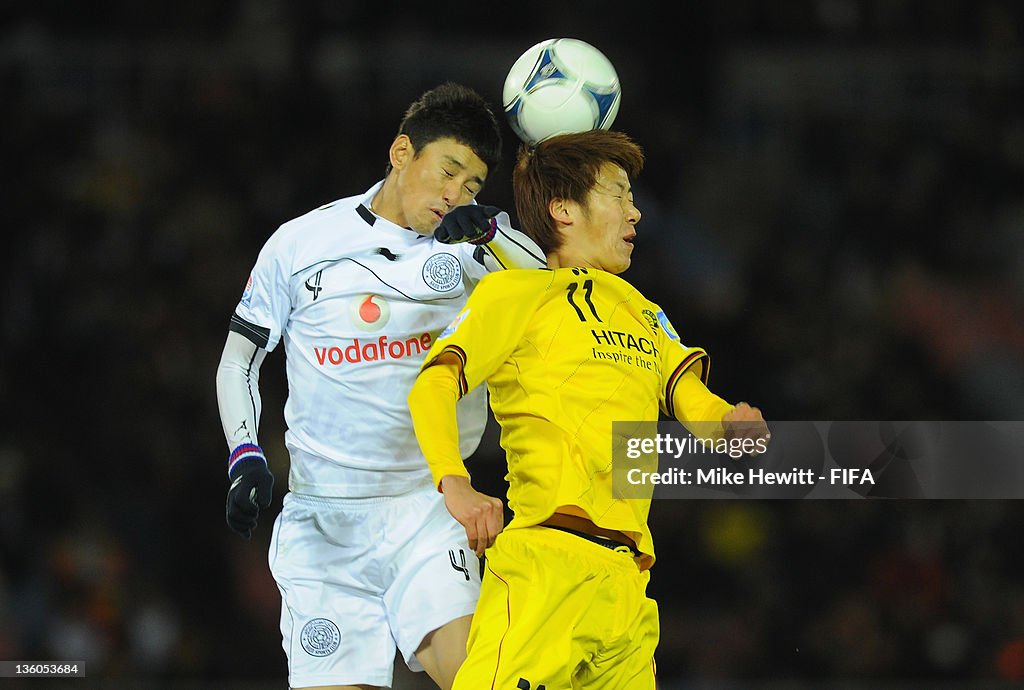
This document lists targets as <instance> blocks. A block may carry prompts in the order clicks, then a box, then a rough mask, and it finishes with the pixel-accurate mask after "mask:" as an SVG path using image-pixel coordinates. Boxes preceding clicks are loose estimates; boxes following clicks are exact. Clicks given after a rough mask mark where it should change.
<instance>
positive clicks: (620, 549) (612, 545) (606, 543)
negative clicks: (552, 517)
mask: <svg viewBox="0 0 1024 690" xmlns="http://www.w3.org/2000/svg"><path fill="white" fill-rule="evenodd" d="M538 527H544V528H545V529H554V530H558V531H559V532H565V533H567V534H574V535H576V536H577V537H580V538H582V539H586V540H587V541H589V542H592V543H594V544H597V545H598V546H603V547H605V548H606V549H611V550H612V551H614V552H616V553H628V554H629V555H630V556H632V557H633V558H639V557H640V552H639V551H637V550H636V549H635V548H634V547H633V546H631V545H629V544H625V543H623V542H621V541H615V540H614V539H608V538H607V537H598V536H595V535H593V534H587V533H586V532H581V531H579V530H575V529H570V528H569V527H562V526H561V525H544V524H541V525H538Z"/></svg>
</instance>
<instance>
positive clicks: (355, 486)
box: [217, 84, 544, 689]
mask: <svg viewBox="0 0 1024 690" xmlns="http://www.w3.org/2000/svg"><path fill="white" fill-rule="evenodd" d="M500 155H501V135H500V130H499V127H498V124H497V121H496V119H495V117H494V114H493V112H492V111H491V109H490V108H489V107H488V105H487V103H486V102H485V101H484V100H483V99H482V98H481V97H480V96H479V95H478V94H477V93H476V92H474V91H472V90H471V89H468V88H466V87H463V86H459V85H456V84H444V85H441V86H439V87H437V88H435V89H431V90H430V91H428V92H426V93H425V94H423V96H422V97H421V98H419V99H418V100H417V101H416V102H414V103H413V104H412V105H411V106H410V107H409V109H408V111H407V112H406V114H405V117H404V119H403V121H402V123H401V126H400V128H399V133H398V135H397V136H396V137H395V139H394V141H393V142H392V144H391V147H390V150H389V165H388V167H387V172H386V176H385V179H384V180H383V181H381V182H378V183H377V184H375V185H373V186H372V187H371V188H370V189H368V190H367V191H365V192H363V193H361V194H357V195H355V196H350V197H347V198H344V199H340V200H338V201H334V202H332V203H329V204H326V205H324V206H321V207H320V208H318V209H315V210H313V211H310V212H309V213H306V214H305V215H303V216H300V217H298V218H296V219H294V220H292V221H289V222H287V223H285V224H284V225H282V226H281V227H280V228H279V229H278V230H277V232H275V233H274V234H273V235H272V236H271V237H270V239H269V240H268V241H267V242H266V244H265V246H264V247H263V249H262V251H261V252H260V254H259V257H258V258H257V260H256V265H255V267H254V268H253V270H252V273H251V275H250V276H249V280H248V283H247V284H246V286H245V290H244V292H243V294H242V298H241V301H240V302H239V304H238V306H237V307H236V309H235V312H234V314H233V315H232V317H231V322H230V327H229V333H228V338H227V343H226V344H225V347H224V353H223V355H222V359H221V363H220V366H219V369H218V372H217V399H218V405H219V409H220V416H221V422H222V424H223V426H224V433H225V435H226V437H227V442H228V447H229V449H230V453H229V458H228V477H229V479H230V482H231V485H230V489H229V491H228V497H227V521H228V524H229V525H230V526H231V528H232V529H234V530H235V531H237V532H238V533H240V534H241V535H243V536H245V537H246V538H248V537H250V536H251V534H252V529H253V528H254V527H255V525H256V519H257V517H258V514H259V510H260V509H261V508H262V509H265V508H267V507H268V506H269V505H270V502H271V492H272V487H273V475H272V474H271V473H270V471H269V470H268V467H267V460H266V457H265V456H264V454H263V451H262V449H261V448H260V446H259V443H258V439H257V428H258V422H259V417H260V408H261V403H260V395H259V385H258V384H259V377H258V374H259V369H260V365H261V363H262V362H263V359H264V357H265V356H266V354H267V352H269V351H271V350H273V349H274V348H275V347H276V346H277V344H278V343H279V342H281V341H283V342H284V349H285V357H286V368H287V377H288V399H287V402H286V404H285V409H284V415H285V422H286V424H287V433H286V436H285V444H286V446H287V448H288V452H289V456H290V469H289V476H288V492H287V493H286V494H285V496H284V501H283V507H282V509H281V513H280V515H279V516H278V517H277V520H276V521H275V524H274V532H273V536H272V538H271V545H270V568H271V572H272V573H273V575H274V578H275V580H276V581H277V584H278V588H279V589H280V591H281V596H282V608H281V632H282V636H283V646H284V649H285V653H286V654H287V657H288V669H289V683H290V685H291V687H293V688H302V687H311V686H320V687H323V686H332V687H342V688H350V687H360V688H366V687H390V685H391V681H392V673H393V667H394V659H395V650H396V648H397V649H398V650H399V651H400V652H401V654H402V656H403V657H404V659H405V661H406V663H407V664H408V665H409V667H410V668H412V669H413V670H426V672H427V673H428V674H429V675H430V677H431V678H432V679H433V680H434V682H435V683H437V685H438V686H439V687H441V688H444V689H447V688H450V687H451V683H452V679H453V677H454V675H455V672H456V671H457V670H458V666H459V664H460V663H461V662H462V660H463V659H464V657H465V650H466V638H467V635H468V631H469V624H470V619H471V615H472V612H473V610H474V607H475V605H476V601H477V597H478V594H479V587H480V575H479V564H478V561H477V557H476V555H475V554H474V552H473V551H472V550H471V549H470V548H469V545H468V543H467V541H466V533H465V530H464V529H463V528H462V526H461V525H460V524H459V523H458V522H456V521H455V520H454V519H453V518H452V517H451V516H450V515H449V514H448V511H447V510H446V509H445V505H444V501H443V497H442V496H441V495H440V494H439V493H438V492H437V490H436V489H435V487H434V485H433V482H432V480H431V476H430V471H429V469H428V467H427V464H426V461H425V460H424V458H423V455H422V453H421V451H420V449H419V445H418V443H417V442H416V436H415V434H414V432H413V427H412V422H411V419H410V416H409V411H408V407H407V403H406V398H407V396H408V394H409V390H410V388H411V387H412V384H413V382H414V380H415V379H416V375H417V373H418V371H419V368H420V365H421V364H422V362H423V358H424V356H425V355H426V353H427V352H428V351H429V350H430V346H431V344H432V343H433V342H434V340H435V339H436V338H437V335H438V334H439V333H440V331H441V330H443V329H444V327H445V326H446V325H447V324H448V323H449V322H451V320H452V319H453V318H454V317H455V315H456V314H458V313H459V311H460V310H461V309H462V307H463V306H464V305H465V303H466V299H467V296H468V294H469V292H470V291H471V290H472V288H473V286H474V285H475V284H476V283H477V282H478V281H479V280H480V279H481V278H482V277H483V276H484V275H485V274H486V273H487V272H488V271H490V270H496V269H499V268H504V267H516V268H541V267H542V266H543V265H544V259H543V254H542V252H541V251H540V250H539V248H538V247H537V246H536V245H535V244H534V243H533V242H532V241H531V240H530V239H528V238H527V237H526V236H525V235H523V234H521V233H519V232H518V231H515V230H512V229H511V228H510V227H509V219H508V216H507V215H505V214H503V213H502V214H499V213H498V209H496V208H493V207H488V206H481V205H478V204H476V202H475V197H476V196H477V194H478V193H479V192H480V189H481V188H482V187H483V184H484V181H485V179H486V178H487V175H488V173H489V172H492V171H493V170H494V168H495V166H496V165H497V164H498V162H499V160H500ZM496 214H497V215H496ZM495 215H496V217H495ZM484 395H485V392H484V389H483V387H481V388H480V390H479V394H477V395H470V396H466V398H464V399H463V400H462V401H461V402H460V404H459V408H458V415H459V426H460V446H461V452H462V453H463V456H464V457H465V456H468V455H469V454H471V453H472V452H473V451H474V450H475V449H476V446H477V444H478V442H479V440H480V436H481V434H482V432H483V429H484V425H485V423H486V419H487V417H486V400H485V398H484ZM481 519H482V520H485V521H487V522H488V523H494V524H495V525H498V524H500V523H501V521H502V519H503V512H502V506H501V503H500V501H498V500H497V499H495V500H494V503H493V504H492V505H490V506H487V507H485V508H484V509H483V511H482V514H481Z"/></svg>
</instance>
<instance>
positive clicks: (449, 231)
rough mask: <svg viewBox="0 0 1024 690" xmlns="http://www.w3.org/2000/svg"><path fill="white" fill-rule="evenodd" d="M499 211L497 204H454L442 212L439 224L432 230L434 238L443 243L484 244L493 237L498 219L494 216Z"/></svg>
mask: <svg viewBox="0 0 1024 690" xmlns="http://www.w3.org/2000/svg"><path fill="white" fill-rule="evenodd" d="M499 213H501V209H500V208H498V207H497V206H481V205H480V204H466V205H465V206H456V207H455V208H453V209H452V210H451V211H448V213H446V214H444V218H442V219H441V224H440V225H438V226H437V230H435V231H434V239H435V240H437V241H438V242H441V243H443V244H459V243H460V242H469V243H470V244H485V243H487V242H490V241H491V239H493V238H494V233H495V232H497V229H498V221H496V220H494V217H495V216H496V215H498V214H499Z"/></svg>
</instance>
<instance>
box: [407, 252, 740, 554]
mask: <svg viewBox="0 0 1024 690" xmlns="http://www.w3.org/2000/svg"><path fill="white" fill-rule="evenodd" d="M442 352H452V353H454V354H455V355H456V356H458V357H459V359H460V360H461V361H462V365H463V377H462V380H461V381H459V383H458V385H459V389H460V390H459V394H460V396H461V395H465V394H466V393H467V392H468V391H470V390H472V389H473V388H474V387H476V386H477V385H479V384H480V383H482V382H484V381H486V382H487V386H488V390H489V393H490V404H491V409H492V411H493V413H494V417H495V419H496V420H497V421H498V422H499V424H500V425H501V445H502V447H503V448H504V450H505V453H506V457H507V461H508V474H507V476H506V479H507V480H508V482H509V491H508V505H509V508H511V510H512V511H513V513H514V519H513V520H512V521H511V522H510V523H509V525H508V526H507V527H506V529H515V528H517V527H529V526H533V525H537V524H540V523H541V522H543V521H545V520H546V519H548V518H549V517H550V516H551V515H552V514H553V513H555V512H562V513H570V514H576V515H580V516H583V517H587V518H589V519H590V520H591V521H592V522H593V523H594V524H596V525H598V526H599V527H603V528H606V529H610V530H618V531H621V532H624V533H626V534H627V535H629V536H630V537H632V538H633V540H634V542H635V543H636V545H637V548H638V550H639V551H640V552H641V553H642V554H645V555H646V556H647V558H646V559H645V560H646V561H647V564H646V565H648V567H649V564H650V563H653V560H654V558H653V557H654V545H653V542H652V539H651V533H650V530H649V528H648V526H647V516H648V513H649V511H650V497H649V496H648V497H647V498H645V499H635V498H634V499H622V498H614V497H613V495H612V448H613V445H614V444H615V443H617V442H621V441H622V439H614V438H613V437H612V422H615V421H657V420H658V418H659V412H664V413H666V414H667V415H669V416H674V417H675V416H677V415H676V411H675V410H674V409H673V408H674V402H673V401H674V393H675V389H676V385H677V383H679V381H680V379H681V377H682V376H683V375H684V374H685V373H687V372H693V373H695V374H697V375H698V376H699V377H700V379H701V381H702V382H704V383H706V381H707V375H708V367H709V359H708V355H707V353H706V352H705V351H704V350H703V349H701V348H698V347H687V346H685V345H683V344H682V343H681V342H680V340H679V336H678V335H677V334H676V331H675V329H674V328H673V327H672V324H671V323H670V322H669V320H668V318H667V317H666V315H665V313H664V312H663V311H662V310H661V308H660V307H659V306H658V305H657V304H655V303H654V302H651V301H650V300H648V299H646V298H645V297H644V296H643V295H642V294H641V293H640V291H639V290H637V289H636V288H634V287H633V286H632V285H630V284H629V283H627V282H626V281H625V280H623V279H621V278H619V277H618V276H616V275H613V274H611V273H607V272H605V271H601V270H597V269H587V268H559V269H555V270H550V269H549V270H506V271H498V272H495V273H491V274H488V275H487V276H486V277H484V278H483V279H482V280H481V281H480V283H479V284H478V285H477V287H476V289H475V291H474V292H473V294H472V295H471V296H470V298H469V300H468V302H467V304H466V306H465V308H464V309H463V310H462V311H461V312H460V313H459V315H458V316H457V317H456V318H455V320H454V321H453V322H452V323H451V324H450V325H449V326H448V328H447V329H445V330H444V331H443V332H442V333H441V334H440V336H439V337H438V338H437V340H436V341H435V343H434V344H433V346H432V348H431V350H430V352H429V353H428V355H427V358H426V360H425V364H424V368H426V367H429V366H430V363H431V362H432V360H434V359H435V358H436V357H437V356H438V355H439V354H441V353H442ZM701 388H702V389H703V390H704V391H705V393H706V392H707V391H706V389H704V388H703V386H701ZM714 399H715V400H716V401H719V402H721V403H722V404H723V405H725V406H726V407H728V404H727V403H724V401H721V400H720V399H719V398H717V397H715V398H714ZM675 400H676V404H677V403H678V402H679V401H678V399H677V398H676V399H675ZM718 414H719V416H720V414H721V412H719V413H718ZM431 435H433V434H432V433H431ZM422 442H423V439H421V443H422ZM432 455H433V457H432ZM427 459H428V462H429V464H430V466H431V471H432V473H433V476H434V479H435V482H440V479H441V477H443V476H445V475H448V474H458V475H463V476H466V475H467V472H466V469H465V465H464V464H463V463H462V462H461V459H457V458H450V459H441V460H440V461H439V460H438V458H437V456H436V455H435V454H431V453H427Z"/></svg>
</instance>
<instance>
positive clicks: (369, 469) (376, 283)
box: [231, 183, 509, 497]
mask: <svg viewBox="0 0 1024 690" xmlns="http://www.w3.org/2000/svg"><path fill="white" fill-rule="evenodd" d="M380 185H381V183H378V184H377V185H375V186H374V187H373V188H371V189H370V190H369V191H367V192H366V193H365V194H362V195H357V196H352V197H348V198H345V199H340V200H338V201H335V202H333V203H330V204H326V205H324V206H321V207H320V208H318V209H316V210H313V211H310V212H309V213H307V214H305V215H303V216H300V217H298V218H296V219H294V220H291V221H289V222H287V223H285V224H284V225H282V226H281V227H280V228H279V229H278V230H277V231H276V232H275V233H274V234H273V235H272V236H271V237H270V239H269V240H268V241H267V243H266V245H265V246H264V247H263V249H262V251H261V252H260V254H259V258H258V259H257V260H256V265H255V267H254V268H253V271H252V274H251V275H250V277H249V281H248V283H247V284H246V287H245V291H244V293H243V295H242V299H241V301H240V302H239V304H238V307H237V308H236V310H235V313H234V315H233V317H232V319H231V330H233V331H236V332H238V333H241V334H242V335H245V336H246V337H247V338H248V339H249V340H251V341H252V342H254V343H255V344H256V345H258V346H260V347H262V348H264V349H266V350H268V351H269V350H273V349H274V348H275V347H276V346H277V344H278V342H279V341H281V340H282V339H283V340H284V346H285V355H286V359H287V364H286V366H287V375H288V400H287V403H286V404H285V410H284V416H285V423H286V425H287V432H286V435H285V444H286V445H287V447H288V450H289V453H290V456H291V469H290V474H289V482H288V483H289V489H290V490H291V491H293V492H295V493H300V494H307V495H314V496H347V497H357V496H388V495H397V494H400V493H404V492H405V491H407V490H409V488H410V487H412V486H414V485H416V484H419V483H421V482H422V481H423V480H424V478H426V479H428V480H429V477H430V472H429V470H428V469H427V464H426V461H425V459H424V458H423V455H422V453H421V452H420V448H419V444H418V443H417V442H416V436H415V434H414V432H413V426H412V420H411V418H410V416H409V410H408V405H407V401H406V400H407V397H408V394H409V390H410V389H411V387H412V384H413V382H414V380H415V378H416V375H417V374H418V372H419V368H420V365H421V364H422V363H423V359H424V357H425V356H426V354H427V352H428V351H429V350H430V346H431V344H432V343H433V342H434V340H435V339H436V338H437V335H438V334H439V333H440V332H441V331H442V330H443V329H444V328H445V326H447V325H448V324H449V323H450V322H451V321H452V319H453V318H454V317H455V316H456V315H457V314H458V313H459V311H460V310H461V309H462V308H463V306H465V303H466V298H467V297H468V295H469V292H470V291H471V290H472V288H473V286H475V284H476V283H477V282H478V281H479V280H480V278H482V277H483V276H484V275H485V274H486V273H487V270H488V268H487V267H486V266H485V264H484V258H483V256H482V250H481V248H480V247H477V246H475V245H472V244H466V243H463V244H454V245H446V244H441V243H439V242H437V241H435V240H434V239H433V237H431V236H424V235H420V234H419V233H417V232H415V231H413V230H409V229H407V228H402V227H399V226H397V225H395V224H394V223H391V222H390V221H388V220H385V219H384V218H381V217H379V216H376V215H375V214H373V213H372V212H371V211H370V210H369V206H370V200H371V199H372V198H373V196H374V194H375V193H376V192H377V190H378V189H379V188H380ZM503 215H504V218H501V217H499V224H500V225H504V226H506V227H507V226H508V222H509V221H508V216H507V215H505V214H503ZM458 417H459V434H460V451H461V453H462V455H463V457H468V456H469V455H471V454H472V453H473V452H474V451H475V450H476V447H477V445H478V444H479V442H480V437H481V435H482V433H483V430H484V426H485V424H486V421H487V412H486V388H485V387H484V386H479V387H478V389H477V390H476V391H474V392H472V393H471V394H469V395H467V396H465V397H464V398H463V399H462V400H461V401H460V402H459V407H458Z"/></svg>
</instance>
